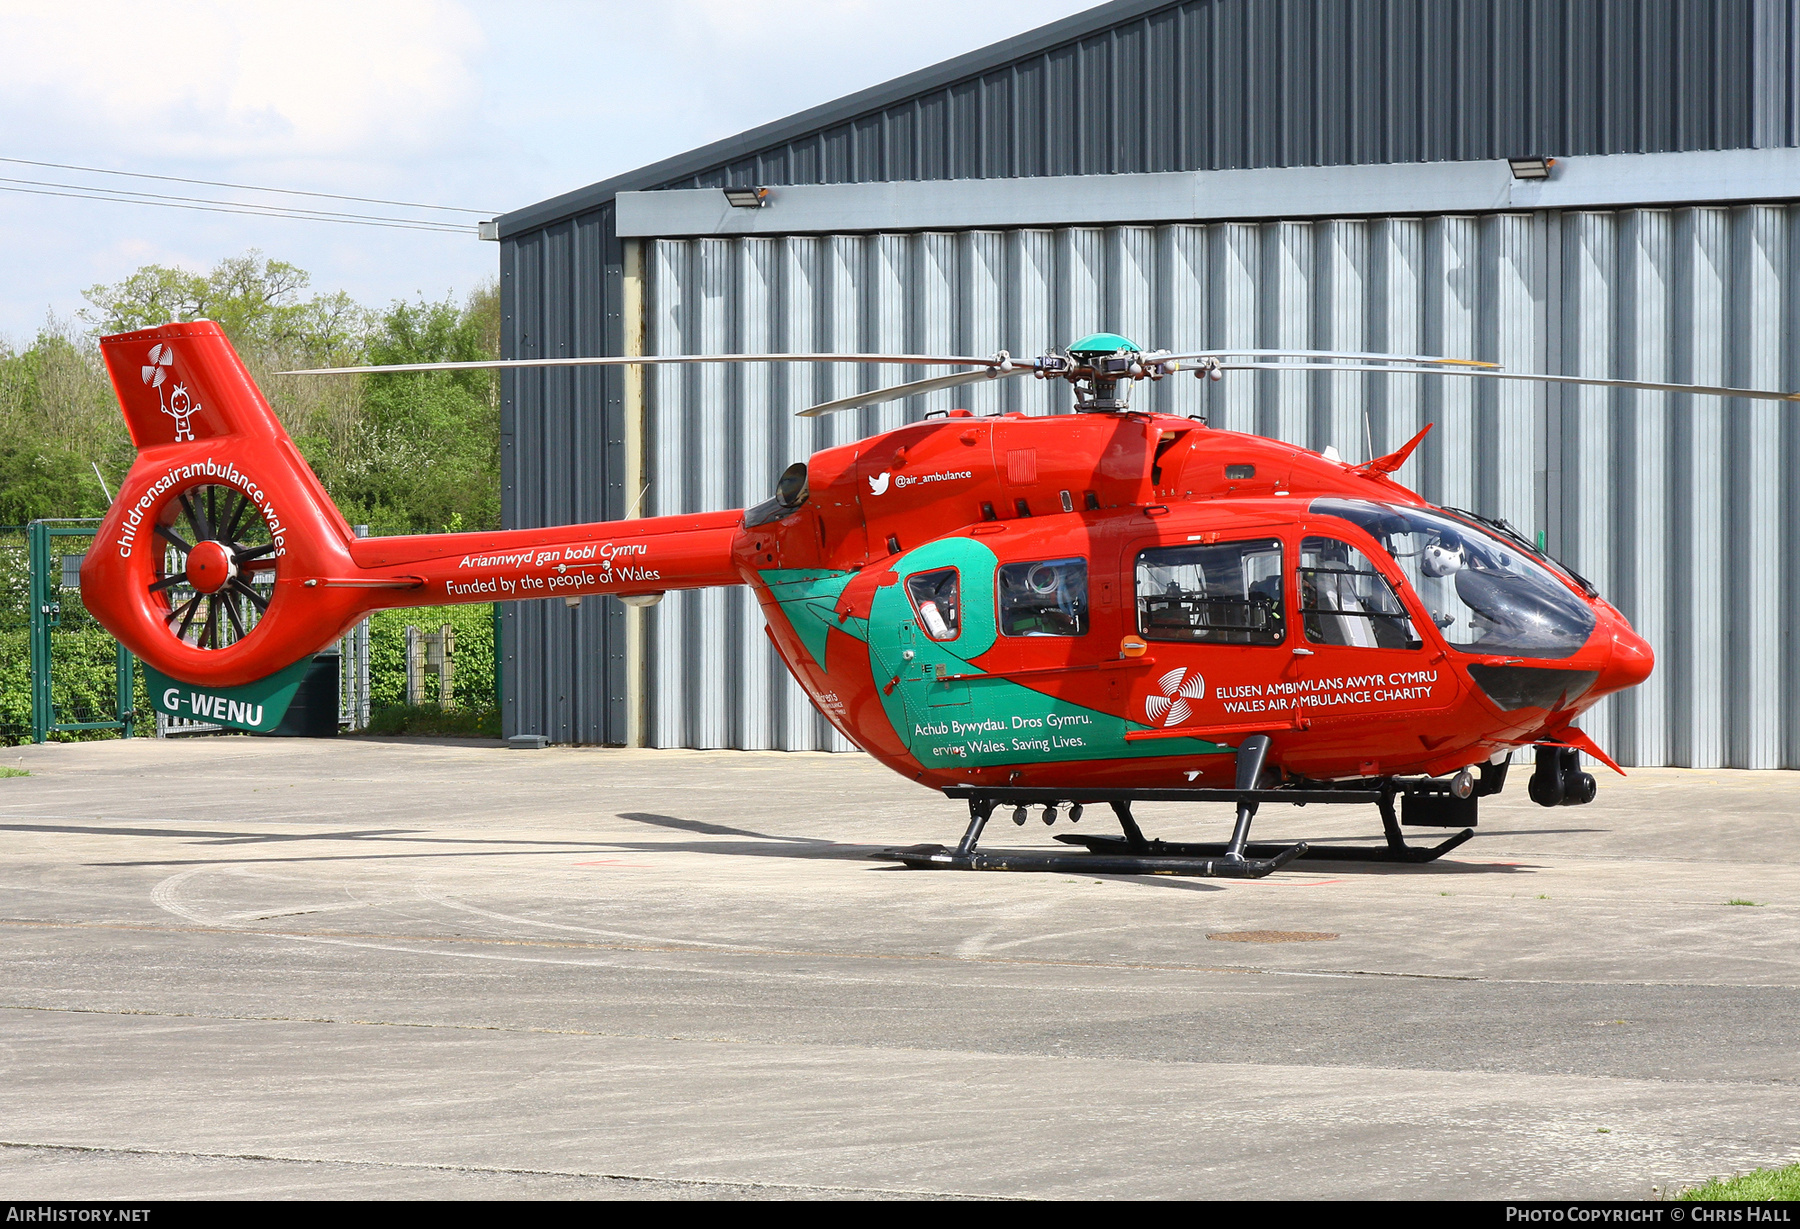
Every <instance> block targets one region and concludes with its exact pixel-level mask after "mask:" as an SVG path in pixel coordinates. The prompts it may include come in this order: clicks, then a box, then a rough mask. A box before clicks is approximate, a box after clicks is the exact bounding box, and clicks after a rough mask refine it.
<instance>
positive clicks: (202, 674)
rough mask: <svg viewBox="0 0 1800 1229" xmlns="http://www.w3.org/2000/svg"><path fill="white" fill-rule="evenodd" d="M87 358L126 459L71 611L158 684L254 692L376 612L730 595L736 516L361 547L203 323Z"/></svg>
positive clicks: (114, 339) (109, 340)
mask: <svg viewBox="0 0 1800 1229" xmlns="http://www.w3.org/2000/svg"><path fill="white" fill-rule="evenodd" d="M100 348H101V353H102V354H103V356H104V357H105V360H106V368H107V371H108V372H109V373H110V374H111V376H112V382H113V388H114V389H115V390H116V391H117V393H118V396H119V404H120V406H121V408H122V409H123V410H124V413H125V421H126V423H127V425H128V426H129V428H130V431H131V438H132V441H133V442H134V443H135V444H136V445H137V448H138V459H137V462H136V464H134V465H133V466H132V467H131V472H130V473H129V474H127V475H126V477H125V482H124V484H123V485H122V486H121V487H120V489H119V494H118V497H117V498H116V499H115V500H114V501H113V505H112V508H111V510H110V511H109V512H108V513H107V516H106V519H105V520H104V521H103V522H102V523H101V526H100V529H99V531H98V534H97V536H96V537H95V540H94V546H93V548H92V549H91V550H90V551H89V552H88V555H87V558H86V560H85V561H84V562H83V564H82V568H81V595H82V600H83V602H84V603H85V604H86V606H87V608H88V610H89V611H90V612H91V613H92V614H93V615H94V616H95V618H97V619H98V620H99V621H100V623H101V625H102V626H104V627H105V628H106V629H107V630H108V631H110V632H111V633H112V634H113V635H115V636H117V637H118V638H119V641H120V642H121V643H122V644H124V645H125V647H126V648H128V649H130V650H131V651H132V652H134V653H136V654H137V655H138V656H139V657H141V658H143V659H144V660H145V661H146V662H147V663H149V664H150V665H151V666H153V667H155V668H156V669H157V670H158V671H160V672H161V673H163V674H165V675H168V676H169V677H170V678H173V679H178V680H181V681H183V682H188V683H195V684H202V685H206V686H211V687H236V686H240V685H243V684H247V683H251V682H254V681H256V680H259V679H263V678H267V677H268V676H270V675H273V674H276V673H277V672H279V671H281V670H283V669H284V668H286V667H288V666H290V665H292V664H293V663H295V662H297V661H299V660H300V659H301V658H302V657H306V656H308V655H310V654H312V653H315V652H317V651H318V650H319V649H321V648H323V647H325V646H326V645H328V644H330V643H331V642H332V641H333V640H335V639H336V638H337V637H339V636H341V635H342V634H343V633H344V632H345V631H346V630H348V629H349V628H350V627H352V626H354V625H355V624H356V622H357V621H358V620H359V619H361V618H362V617H363V616H364V615H365V614H367V613H368V612H369V611H371V610H374V609H378V608H382V607H389V606H423V605H443V604H450V603H456V602H491V601H496V600H505V599H508V598H538V597H575V596H580V595H584V594H589V593H612V594H618V595H621V596H624V595H632V594H648V593H658V592H661V591H663V590H665V589H684V588H700V587H704V586H711V585H731V584H739V583H742V582H741V580H740V578H739V575H738V571H737V568H736V565H735V564H734V562H733V557H732V549H733V540H734V538H735V536H736V534H737V531H738V527H739V525H740V524H741V522H742V517H741V514H740V513H737V512H730V513H713V514H710V515H706V516H699V517H662V518H655V519H645V520H635V521H619V522H610V523H600V524H595V525H584V526H565V527H558V528H552V529H533V530H515V531H512V532H506V533H491V534H480V533H475V534H433V535H427V536H423V537H414V538H376V539H358V538H356V537H355V536H354V535H353V534H352V533H351V530H350V526H349V525H348V524H347V523H346V522H345V520H344V518H343V516H342V515H341V514H340V513H339V512H338V510H337V507H336V505H335V504H333V503H332V501H331V497H330V496H329V495H328V494H326V492H325V488H324V486H323V485H322V484H321V483H320V482H319V479H318V477H317V476H316V475H315V474H314V473H313V472H312V469H311V467H310V466H308V465H307V463H306V460H305V458H304V457H302V456H301V455H300V451H299V449H297V448H295V447H294V444H293V441H292V440H291V439H289V438H288V435H287V432H286V431H284V430H283V429H282V427H281V422H280V420H279V419H277V418H276V416H275V411H274V410H273V409H271V408H270V406H269V403H268V401H267V400H265V399H264V398H263V395H262V393H261V392H260V391H259V390H258V389H257V387H256V384H255V382H254V381H253V380H252V379H251V378H250V373H249V372H248V371H247V370H246V369H245V367H244V364H243V362H242V361H241V360H240V359H239V358H238V355H237V352H236V351H235V350H233V349H232V347H231V343H230V342H229V341H228V340H226V338H225V334H224V333H223V331H221V330H220V328H219V326H218V325H217V324H214V323H213V322H211V321H208V320H196V321H193V322H191V323H187V324H167V325H163V326H162V327H160V328H154V329H142V330H139V331H137V332H134V333H120V334H117V335H114V336H111V337H103V338H101V339H100Z"/></svg>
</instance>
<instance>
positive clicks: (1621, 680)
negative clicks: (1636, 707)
mask: <svg viewBox="0 0 1800 1229" xmlns="http://www.w3.org/2000/svg"><path fill="white" fill-rule="evenodd" d="M1655 666H1656V653H1655V651H1654V650H1653V649H1651V647H1650V643H1649V642H1648V641H1647V640H1645V639H1644V638H1643V637H1642V636H1640V635H1638V634H1637V633H1636V632H1635V631H1633V630H1631V625H1630V624H1628V623H1626V622H1625V620H1623V619H1620V620H1619V621H1618V625H1617V626H1616V627H1615V628H1614V629H1613V642H1612V656H1611V657H1610V658H1609V659H1608V660H1607V663H1606V665H1605V667H1604V668H1603V669H1602V670H1601V671H1600V678H1599V680H1598V682H1597V683H1596V684H1595V686H1594V688H1593V690H1592V691H1591V692H1590V693H1589V694H1594V695H1609V694H1611V693H1612V692H1615V691H1624V690H1625V689H1626V688H1627V687H1636V686H1637V685H1638V684H1639V683H1641V682H1643V681H1644V680H1645V679H1647V678H1649V677H1650V671H1651V670H1652V669H1653V668H1654V667H1655Z"/></svg>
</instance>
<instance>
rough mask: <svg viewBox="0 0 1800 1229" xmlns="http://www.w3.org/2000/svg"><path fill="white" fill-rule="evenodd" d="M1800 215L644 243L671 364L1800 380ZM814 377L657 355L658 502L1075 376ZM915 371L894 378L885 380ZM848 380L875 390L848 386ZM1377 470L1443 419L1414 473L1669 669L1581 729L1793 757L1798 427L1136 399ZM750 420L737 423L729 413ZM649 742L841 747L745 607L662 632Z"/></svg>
mask: <svg viewBox="0 0 1800 1229" xmlns="http://www.w3.org/2000/svg"><path fill="white" fill-rule="evenodd" d="M1796 226H1800V210H1797V209H1796V207H1792V206H1783V205H1767V206H1748V207H1734V208H1686V209H1675V210H1647V209H1644V210H1624V211H1609V212H1585V213H1569V214H1553V213H1539V214H1499V215H1484V216H1476V217H1430V218H1361V219H1340V220H1330V221H1320V222H1279V221H1277V222H1265V223H1236V222H1233V223H1218V224H1210V225H1184V226H1163V227H1114V228H1067V229H1062V230H1055V231H1046V230H1025V231H1014V232H991V231H977V232H966V233H960V234H947V233H915V234H884V235H838V236H826V237H817V236H809V237H793V238H775V239H769V238H745V239H696V240H660V241H656V242H655V243H653V244H651V245H650V247H651V257H650V259H649V260H648V261H647V262H646V263H647V265H648V267H649V285H648V287H647V291H646V310H647V312H648V313H649V340H648V349H649V351H650V352H651V353H660V354H678V353H698V352H702V351H705V350H717V349H740V350H741V349H750V348H764V347H768V348H773V349H776V350H789V349H806V348H813V347H817V348H824V349H837V350H857V349H889V350H891V349H895V348H901V347H904V348H910V349H913V350H937V351H948V352H952V353H957V352H960V353H970V352H977V353H979V352H990V351H992V350H994V349H996V348H1005V349H1008V350H1011V351H1012V352H1013V353H1014V354H1035V353H1039V352H1041V351H1042V350H1043V349H1045V348H1046V347H1048V346H1050V345H1061V344H1067V343H1068V342H1069V341H1070V340H1072V339H1074V338H1075V337H1077V336H1080V335H1081V334H1082V333H1084V332H1090V331H1094V330H1098V329H1103V328H1115V329H1120V330H1121V331H1124V332H1126V334H1127V335H1128V336H1131V337H1133V338H1134V339H1135V340H1137V341H1138V342H1140V343H1141V344H1143V345H1146V346H1155V345H1172V346H1181V347H1189V346H1196V345H1201V346H1205V345H1217V346H1224V345H1257V346H1292V347H1299V348H1321V349H1323V348H1363V347H1367V348H1370V349H1377V350H1393V351H1410V352H1423V353H1450V354H1464V355H1473V356H1475V357H1480V358H1486V359H1492V360H1496V361H1499V362H1501V363H1503V364H1505V365H1506V366H1508V367H1512V368H1514V369H1516V370H1523V371H1557V370H1562V371H1567V372H1569V373H1571V374H1591V375H1604V376H1621V377H1632V376H1639V377H1644V378H1649V379H1658V378H1660V379H1668V380H1678V381H1696V382H1709V383H1747V384H1755V385H1758V386H1761V387H1793V386H1795V385H1796V383H1800V370H1797V368H1800V361H1797V360H1800V354H1797V351H1796V342H1795V341H1794V340H1793V339H1794V338H1795V337H1796V335H1800V328H1796V325H1797V324H1800V318H1797V317H1800V243H1797V242H1795V240H1794V234H1795V228H1796ZM874 378H875V376H874V374H873V373H870V372H859V371H857V370H855V369H853V368H848V367H845V368H836V367H833V366H829V365H821V366H820V367H819V368H817V369H795V370H793V371H788V372H782V371H772V372H769V373H767V374H754V373H747V372H746V373H729V374H728V373H723V372H708V373H703V372H702V371H700V370H695V371H690V372H676V371H672V370H669V369H663V370H661V371H660V372H659V373H658V374H657V375H655V376H654V377H653V378H652V380H651V382H650V385H649V390H648V391H649V397H648V405H647V415H648V423H647V429H648V432H649V435H650V439H651V441H652V445H653V446H652V453H651V473H650V474H649V475H648V477H649V479H650V482H651V493H650V496H649V504H650V507H649V509H648V510H649V511H650V512H652V513H654V514H657V515H663V514H668V513H676V512H699V511H708V510H713V509H718V508H727V507H741V506H744V505H746V504H748V503H751V502H754V501H757V500H760V499H763V498H765V497H766V496H767V494H768V491H769V490H770V489H771V487H772V484H773V482H774V479H775V476H776V474H777V473H778V472H779V470H780V468H781V467H782V466H784V465H785V464H787V463H788V462H789V461H792V460H799V459H804V458H805V457H806V456H807V455H808V454H809V453H810V452H811V451H812V450H813V449H814V448H816V447H820V446H824V445H827V444H832V443H843V442H848V441H850V440H853V439H856V438H860V437H861V436H862V435H864V434H868V433H870V432H873V431H876V430H880V429H883V428H885V427H889V426H892V425H894V424H896V423H897V422H899V421H902V420H916V419H917V418H918V417H920V416H921V415H923V414H924V413H925V412H927V411H928V410H935V409H943V408H948V406H949V405H950V404H951V403H952V401H953V400H961V401H963V402H965V403H968V404H970V405H972V406H973V407H974V408H976V409H978V410H979V411H981V412H995V411H1001V410H1020V411H1023V412H1026V413H1038V414H1041V413H1046V412H1052V411H1060V410H1063V409H1066V408H1067V407H1068V404H1069V397H1068V392H1067V389H1066V387H1065V386H1060V385H1055V384H1050V383H1043V382H1038V381H1031V380H1018V381H1008V382H1005V383H1002V384H997V385H976V386H974V387H973V388H972V389H971V390H970V391H969V392H968V394H966V395H965V396H963V397H961V398H954V397H953V396H952V395H951V394H948V393H940V394H935V395H933V396H929V397H915V398H912V399H910V401H909V402H908V403H897V404H895V405H892V406H888V407H881V408H873V409H865V410H861V411H857V412H854V413H849V414H841V415H837V416H835V417H834V418H832V419H828V420H826V422H824V423H822V424H815V423H813V422H811V421H807V420H796V419H794V418H793V417H792V413H793V411H794V410H795V409H798V408H801V407H803V406H805V405H807V404H810V403H812V402H814V401H818V400H823V399H826V398H828V397H831V396H837V395H842V394H843V393H845V392H848V391H851V390H853V389H855V388H857V387H870V386H872V385H871V384H869V383H868V381H872V380H873V379H874ZM894 378H896V379H898V378H901V377H899V376H898V375H896V376H895V377H894ZM858 381H863V382H864V383H862V384H859V383H858ZM1136 395H1137V397H1138V398H1140V402H1139V403H1140V404H1142V405H1147V406H1148V407H1150V408H1154V409H1157V410H1161V411H1165V412H1169V413H1198V414H1204V415H1206V416H1207V417H1208V418H1209V420H1210V421H1211V422H1212V423H1213V425H1215V426H1218V427H1224V428H1228V429H1234V430H1258V431H1262V432H1265V433H1268V434H1274V435H1278V436H1280V437H1281V438H1284V439H1288V440H1291V441H1293V442H1295V443H1299V444H1304V445H1306V446H1308V447H1312V448H1323V447H1325V446H1326V445H1331V446H1333V447H1335V448H1336V449H1337V450H1338V452H1339V453H1340V454H1342V455H1343V456H1344V457H1345V458H1346V459H1350V460H1360V459H1364V458H1367V457H1369V456H1370V455H1373V454H1378V453H1383V452H1388V451H1391V450H1392V449H1394V448H1396V447H1398V446H1399V445H1400V444H1401V443H1403V442H1404V441H1405V440H1406V439H1407V438H1408V437H1410V436H1411V435H1412V434H1414V433H1415V432H1416V431H1418V430H1419V429H1421V428H1422V427H1424V426H1425V425H1426V424H1427V423H1432V424H1435V429H1434V430H1433V431H1432V432H1431V435H1430V436H1429V437H1428V438H1427V442H1426V444H1425V446H1424V447H1423V448H1422V449H1421V450H1420V452H1419V453H1418V454H1416V456H1415V458H1414V460H1413V461H1412V462H1410V464H1409V466H1408V468H1407V469H1406V470H1405V471H1403V472H1402V475H1401V477H1402V478H1403V479H1405V480H1406V481H1408V482H1409V484H1410V485H1412V486H1413V487H1414V488H1415V489H1417V490H1419V491H1420V492H1421V493H1422V494H1423V495H1425V496H1426V497H1427V498H1428V499H1431V500H1432V501H1434V502H1437V503H1442V504H1450V505H1454V506H1463V507H1470V508H1473V509H1474V510H1476V511H1480V512H1483V513H1487V514H1490V515H1498V516H1502V517H1504V518H1506V519H1508V520H1510V521H1512V522H1513V523H1514V524H1515V525H1518V526H1519V527H1520V528H1521V529H1522V530H1524V531H1525V532H1527V533H1531V534H1541V535H1543V539H1544V540H1545V541H1546V542H1547V544H1548V545H1549V547H1550V549H1551V550H1552V552H1553V553H1556V554H1558V555H1559V556H1560V557H1562V558H1564V559H1566V560H1567V561H1568V562H1569V563H1570V565H1571V566H1573V567H1575V568H1577V569H1579V570H1580V571H1582V572H1583V573H1584V574H1586V575H1587V576H1589V578H1590V579H1592V580H1593V581H1594V582H1595V583H1596V584H1597V585H1598V586H1599V587H1600V589H1601V591H1602V593H1603V594H1605V595H1606V596H1607V597H1608V598H1609V599H1610V600H1613V601H1614V602H1616V603H1617V604H1618V605H1619V606H1620V608H1621V609H1622V610H1624V611H1625V613H1626V614H1627V615H1628V616H1629V617H1630V618H1631V619H1632V621H1633V623H1634V624H1635V625H1636V626H1638V627H1639V628H1640V629H1641V630H1642V631H1643V632H1644V633H1645V634H1646V636H1648V637H1649V639H1650V641H1651V643H1652V644H1653V645H1654V646H1655V647H1656V650H1657V653H1658V666H1657V671H1656V673H1655V674H1654V675H1653V676H1652V678H1651V680H1650V682H1649V683H1647V684H1646V685H1645V686H1644V687H1641V688H1639V689H1637V690H1635V691H1634V692H1631V693H1629V694H1628V695H1626V696H1624V697H1620V698H1618V699H1617V700H1616V701H1613V702H1609V703H1606V704H1604V705H1602V706H1601V708H1600V709H1598V710H1596V712H1595V713H1594V714H1593V715H1592V716H1591V717H1590V718H1589V719H1588V720H1587V721H1586V722H1585V723H1584V726H1585V728H1587V729H1588V730H1589V732H1590V733H1592V734H1593V735H1594V736H1595V737H1596V738H1597V739H1598V740H1599V741H1600V742H1601V744H1602V745H1605V746H1608V747H1611V748H1615V749H1616V750H1617V752H1618V755H1619V758H1620V759H1621V761H1623V762H1626V763H1630V764H1685V765H1692V766H1701V767H1707V766H1720V765H1730V766H1737V767H1800V687H1797V686H1796V684H1797V682H1800V660H1797V659H1800V653H1796V652H1794V651H1792V650H1790V649H1789V648H1788V646H1789V645H1791V644H1794V643H1796V642H1797V641H1796V632H1797V631H1800V614H1797V610H1800V603H1796V602H1793V601H1791V600H1787V601H1784V598H1785V597H1786V595H1788V594H1789V593H1790V592H1791V591H1792V590H1793V589H1794V588H1795V587H1796V582H1800V499H1797V498H1796V497H1795V496H1794V495H1792V494H1790V492H1794V491H1797V490H1800V439H1796V434H1797V432H1800V427H1797V426H1796V422H1795V415H1794V414H1792V413H1791V412H1790V411H1787V410H1783V409H1780V408H1778V407H1775V406H1769V405H1765V404H1760V403H1759V404H1737V403H1733V404H1729V405H1727V404H1724V403H1722V402H1721V401H1720V399H1718V398H1706V397H1690V396H1684V395H1674V394H1661V393H1645V392H1619V391H1610V390H1594V389H1577V388H1545V387H1540V386H1528V385H1502V384H1500V383H1498V382H1493V381H1464V380H1458V381H1452V380H1448V379H1444V378H1431V377H1423V376H1401V375H1373V376H1349V375H1341V374H1336V373H1304V372H1295V373H1291V374H1290V373H1283V372H1263V373H1237V374H1228V375H1227V377H1226V378H1225V380H1224V381H1223V382H1221V383H1217V384H1214V383H1210V382H1202V381H1196V380H1193V379H1191V378H1186V377H1177V378H1173V379H1169V380H1165V381H1163V382H1161V383H1159V384H1156V385H1150V386H1145V387H1141V388H1140V389H1139V390H1138V392H1137V394H1136ZM727 411H729V412H727ZM650 625H651V629H652V635H651V646H652V647H651V653H652V667H653V671H654V673H653V678H654V680H655V683H654V687H653V694H652V695H651V697H650V703H651V708H652V723H651V729H652V732H653V741H654V742H655V744H656V745H659V746H695V747H745V748H757V747H785V748H793V749H807V748H810V749H826V748H836V749H843V747H844V743H843V741H842V740H841V739H840V738H839V737H838V736H837V735H836V734H835V733H834V732H833V731H831V730H830V727H829V726H828V725H826V724H825V723H824V721H823V720H822V719H820V718H818V716H817V715H816V714H815V713H813V712H812V710H811V707H810V705H809V704H808V703H807V701H806V700H805V698H804V697H803V696H802V694H801V693H800V691H799V690H798V688H797V687H795V686H794V684H793V683H792V681H791V679H789V678H788V676H787V674H786V672H785V670H784V669H783V668H782V667H781V666H780V664H779V662H778V660H777V659H776V658H775V656H774V653H773V650H772V649H771V648H770V647H769V646H768V645H767V643H766V641H765V640H764V639H763V638H762V636H761V632H760V615H759V613H758V612H757V610H756V608H755V605H754V603H753V602H752V601H751V600H750V598H749V595H748V593H747V592H745V591H742V590H734V591H731V592H729V593H718V592H715V593H712V594H671V595H670V596H669V598H668V599H667V600H665V601H664V602H663V603H662V604H661V605H660V606H658V607H656V608H654V610H653V611H652V612H651V613H650Z"/></svg>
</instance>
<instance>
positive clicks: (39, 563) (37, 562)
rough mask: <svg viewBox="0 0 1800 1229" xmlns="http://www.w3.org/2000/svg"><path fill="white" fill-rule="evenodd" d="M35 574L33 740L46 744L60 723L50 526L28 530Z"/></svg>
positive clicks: (38, 523)
mask: <svg viewBox="0 0 1800 1229" xmlns="http://www.w3.org/2000/svg"><path fill="white" fill-rule="evenodd" d="M25 534H26V543H27V549H28V552H29V558H30V572H31V584H30V589H31V738H32V741H33V742H40V743H41V742H44V741H45V740H46V739H48V738H49V737H50V727H51V726H53V725H55V724H56V714H55V713H54V712H53V711H52V709H51V694H50V616H51V615H52V614H53V613H55V612H54V611H53V610H52V605H53V603H52V602H51V598H50V526H48V525H46V524H44V523H43V522H42V521H33V522H31V524H29V525H27V526H26V527H25Z"/></svg>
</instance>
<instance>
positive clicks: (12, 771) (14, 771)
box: [0, 767, 31, 781]
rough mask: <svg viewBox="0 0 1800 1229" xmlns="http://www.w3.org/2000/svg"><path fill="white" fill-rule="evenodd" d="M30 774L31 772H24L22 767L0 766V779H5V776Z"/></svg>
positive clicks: (26, 775)
mask: <svg viewBox="0 0 1800 1229" xmlns="http://www.w3.org/2000/svg"><path fill="white" fill-rule="evenodd" d="M30 775H31V774H30V773H28V772H26V771H25V770H24V769H23V768H4V767H0V781H3V780H5V779H6V778H7V777H29V776H30Z"/></svg>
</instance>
